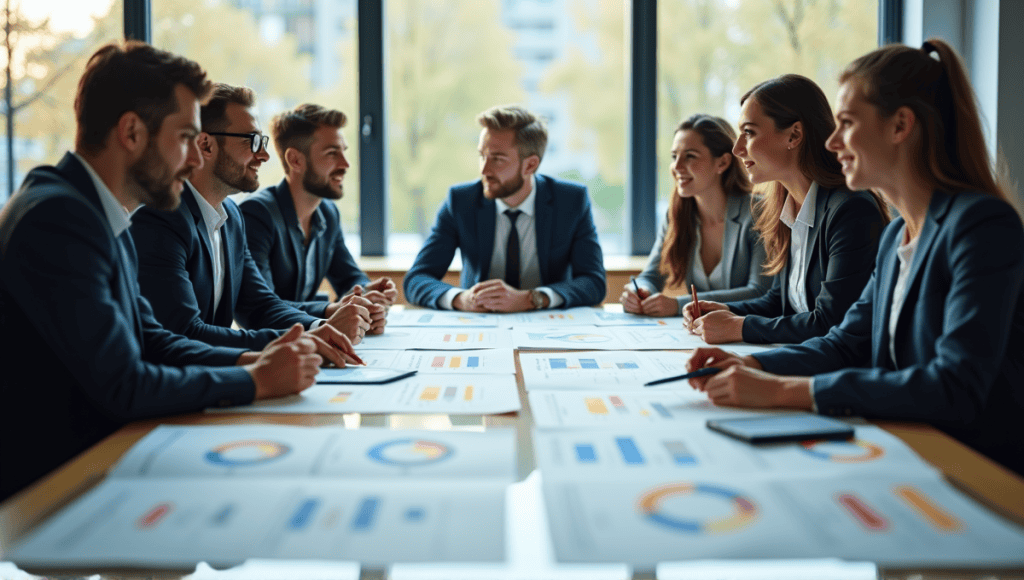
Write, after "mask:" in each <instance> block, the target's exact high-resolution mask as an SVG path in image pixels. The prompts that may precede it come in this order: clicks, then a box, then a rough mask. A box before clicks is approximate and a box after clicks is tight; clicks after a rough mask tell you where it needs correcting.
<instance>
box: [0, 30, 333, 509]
mask: <svg viewBox="0 0 1024 580" xmlns="http://www.w3.org/2000/svg"><path fill="white" fill-rule="evenodd" d="M209 90H210V83H209V81H207V80H206V73H205V72H204V71H203V69H202V68H201V67H200V66H199V65H198V64H196V63H195V62H192V61H190V60H187V59H185V58H182V57H180V56H176V55H173V54H170V53H168V52H165V51H162V50H157V49H155V48H153V47H151V46H149V45H146V44H143V43H140V42H136V41H130V42H128V43H126V44H125V45H123V46H122V45H119V44H110V45H107V46H104V47H103V48H101V49H99V51H97V52H96V54H94V55H93V56H92V58H90V60H89V63H88V65H87V66H86V70H85V73H84V74H83V76H82V79H81V81H80V83H79V85H78V94H77V96H76V99H75V113H76V119H77V134H76V138H75V152H74V153H68V154H67V155H65V156H64V158H63V159H62V160H61V161H60V163H58V164H57V165H56V166H55V167H49V166H42V167H37V168H35V169H33V170H32V171H31V172H30V173H29V175H28V177H26V179H25V182H24V184H23V185H22V187H21V189H20V190H19V191H18V193H17V194H16V195H15V196H14V197H12V198H11V200H10V201H9V202H8V203H7V206H6V207H4V209H3V211H2V212H0V333H2V334H3V336H4V348H3V349H0V366H2V367H3V372H2V373H0V401H2V402H0V500H2V499H4V498H6V497H8V496H10V495H11V494H13V493H14V492H16V491H18V490H19V489H21V488H23V487H25V486H27V485H28V484H30V483H32V482H33V481H35V480H36V479H38V478H40V477H42V476H43V475H44V474H46V473H47V472H48V471H50V470H51V469H53V468H55V467H57V466H58V465H60V464H61V463H63V462H65V461H67V460H68V459H71V458H72V457H74V456H75V455H76V454H78V453H80V452H81V451H84V450H85V449H87V448H88V447H89V446H91V445H92V444H94V443H96V442H97V441H99V440H100V439H102V438H104V437H106V436H107V435H109V434H111V433H113V432H114V431H116V430H117V429H118V428H120V427H121V426H122V425H123V424H125V423H127V422H129V421H133V420H136V419H142V418H147V417H154V416H159V415H167V414H172V413H183V412H187V411H198V410H200V409H203V408H204V407H209V406H220V405H236V404H243V403H249V402H251V401H252V400H253V399H261V398H266V397H274V396H282V395H288V394H292V393H296V392H299V391H301V390H303V389H305V388H306V387H308V386H310V385H312V384H313V382H314V380H315V376H316V373H317V370H318V367H319V365H320V362H321V358H320V356H319V355H317V354H316V353H315V348H316V347H315V345H314V343H313V341H312V340H309V339H307V338H301V328H298V327H295V328H292V329H291V330H289V331H288V333H287V334H285V335H284V336H282V337H280V338H278V339H277V340H275V341H274V342H272V343H270V346H269V347H268V348H265V349H264V350H263V351H262V352H261V353H254V352H246V351H245V349H241V348H216V347H211V346H209V345H207V344H204V343H201V342H197V341H193V340H189V339H187V338H185V337H183V336H180V335H176V334H173V333H171V332H169V331H167V330H165V329H164V328H162V327H161V326H160V324H159V323H157V321H156V320H155V319H154V318H153V315H152V311H151V310H150V307H149V303H148V302H147V301H146V300H145V299H144V298H142V297H141V296H140V294H139V290H138V284H137V282H136V254H135V246H134V244H133V242H132V238H131V236H130V235H129V233H128V231H127V230H128V227H129V224H130V219H129V214H128V212H129V211H131V210H134V209H135V208H137V207H138V206H139V205H140V204H143V203H144V204H146V205H148V206H152V207H160V208H165V209H173V208H174V207H176V206H177V204H178V203H179V200H180V196H181V191H182V187H183V184H184V181H185V179H187V178H188V176H189V174H190V173H191V172H192V171H193V170H194V169H195V168H196V167H198V166H199V165H200V164H201V163H202V161H201V159H200V157H199V153H198V151H197V149H196V135H197V134H198V133H199V101H200V100H201V99H203V98H205V97H206V95H208V94H209ZM201 365H202V366H201ZM215 367H220V368H215Z"/></svg>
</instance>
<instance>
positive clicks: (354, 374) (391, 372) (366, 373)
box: [316, 367, 416, 385]
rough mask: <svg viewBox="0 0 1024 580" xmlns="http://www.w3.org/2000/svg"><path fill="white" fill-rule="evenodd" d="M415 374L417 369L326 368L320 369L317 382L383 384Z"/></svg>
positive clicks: (330, 383)
mask: <svg viewBox="0 0 1024 580" xmlns="http://www.w3.org/2000/svg"><path fill="white" fill-rule="evenodd" d="M415 374H416V371H405V370H398V369H384V368H374V367H345V368H343V369H337V368H325V369H320V374H318V375H317V376H316V382H317V383H318V384H324V385H382V384H384V383H390V382H392V381H397V380H399V379H404V378H406V377H411V376H413V375H415Z"/></svg>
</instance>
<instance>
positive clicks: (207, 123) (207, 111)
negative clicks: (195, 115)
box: [199, 83, 256, 132]
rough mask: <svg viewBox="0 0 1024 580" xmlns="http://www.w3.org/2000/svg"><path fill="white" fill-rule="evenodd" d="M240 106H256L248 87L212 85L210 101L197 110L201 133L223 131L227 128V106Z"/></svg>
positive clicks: (223, 84)
mask: <svg viewBox="0 0 1024 580" xmlns="http://www.w3.org/2000/svg"><path fill="white" fill-rule="evenodd" d="M232 104H234V105H242V106H243V107H245V108H247V109H248V108H249V107H251V106H253V105H254V104H256V93H255V92H253V90H252V89H250V88H249V87H236V86H233V85H229V84H226V83H214V84H213V94H212V95H211V96H210V100H209V101H208V102H207V103H206V104H205V105H203V107H202V108H201V109H200V110H199V118H200V120H201V121H200V122H201V123H202V124H203V131H206V132H210V131H223V130H224V129H227V126H228V116H227V109H228V105H232Z"/></svg>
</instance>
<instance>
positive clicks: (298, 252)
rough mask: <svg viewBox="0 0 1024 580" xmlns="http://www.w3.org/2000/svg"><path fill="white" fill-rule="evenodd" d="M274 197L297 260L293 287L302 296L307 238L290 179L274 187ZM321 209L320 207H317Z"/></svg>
mask: <svg viewBox="0 0 1024 580" xmlns="http://www.w3.org/2000/svg"><path fill="white" fill-rule="evenodd" d="M274 199H276V200H277V207H278V209H280V210H281V219H282V221H284V230H285V238H286V239H287V240H288V245H289V246H290V247H291V253H292V259H293V260H295V270H296V272H298V276H296V277H295V288H293V289H292V292H293V294H292V295H293V296H296V297H299V298H301V297H302V291H303V290H304V289H305V280H306V277H305V275H304V274H305V271H306V252H305V250H306V240H305V238H304V237H303V234H302V228H301V227H300V226H299V215H298V214H297V213H295V201H294V200H292V194H291V190H290V189H289V188H288V180H287V179H282V180H281V183H279V184H277V187H276V188H274ZM317 211H319V208H318V209H317Z"/></svg>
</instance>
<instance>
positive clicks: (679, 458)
mask: <svg viewBox="0 0 1024 580" xmlns="http://www.w3.org/2000/svg"><path fill="white" fill-rule="evenodd" d="M662 443H663V444H664V445H665V450H666V451H668V453H669V455H671V456H672V460H673V461H675V464H676V465H697V458H696V457H694V455H693V452H691V451H690V448H689V447H687V446H686V444H685V443H683V442H682V441H663V442H662Z"/></svg>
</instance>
